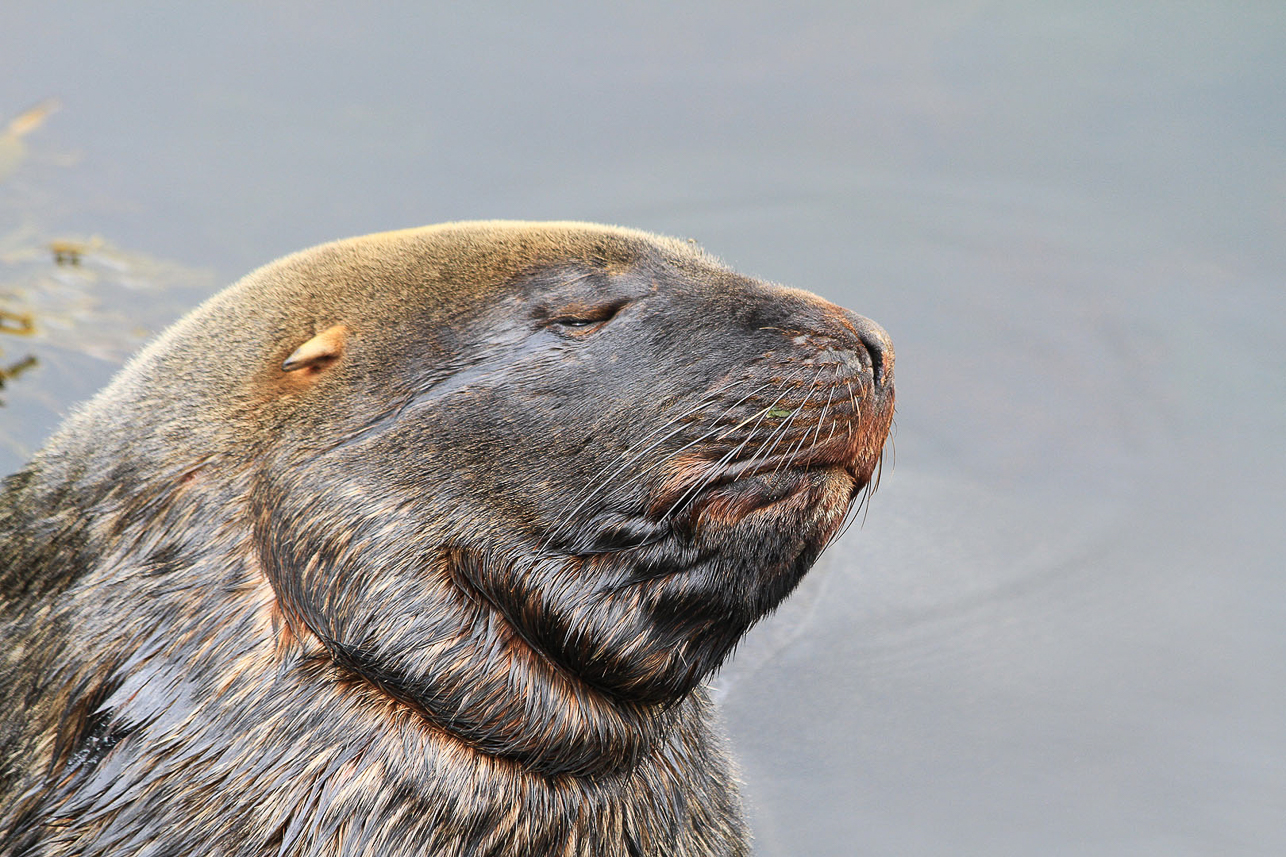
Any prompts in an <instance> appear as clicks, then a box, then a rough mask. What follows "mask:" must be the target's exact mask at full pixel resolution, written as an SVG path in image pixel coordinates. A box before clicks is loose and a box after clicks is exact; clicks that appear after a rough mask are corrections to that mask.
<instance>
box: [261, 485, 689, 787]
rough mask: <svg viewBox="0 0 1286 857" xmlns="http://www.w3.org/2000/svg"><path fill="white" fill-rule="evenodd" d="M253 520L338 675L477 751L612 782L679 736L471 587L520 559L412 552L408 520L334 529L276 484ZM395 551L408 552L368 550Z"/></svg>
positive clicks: (322, 508) (314, 507) (266, 564)
mask: <svg viewBox="0 0 1286 857" xmlns="http://www.w3.org/2000/svg"><path fill="white" fill-rule="evenodd" d="M317 499H319V500H322V501H324V499H325V498H324V497H323V498H317ZM390 511H392V510H390ZM404 511H405V510H404ZM252 515H253V518H254V522H255V523H254V534H255V535H254V541H255V545H256V547H257V553H258V557H259V560H260V562H261V563H262V567H263V569H264V572H265V574H266V576H267V578H268V579H269V580H270V581H271V582H272V585H273V587H274V589H275V590H276V592H277V595H278V597H279V598H280V600H281V602H282V605H283V608H284V610H285V613H286V615H288V616H293V617H296V621H297V622H299V623H302V624H303V625H304V626H306V629H307V630H306V633H309V634H313V635H315V636H316V637H317V639H319V640H320V641H321V643H322V645H324V646H325V648H326V650H327V651H328V652H329V653H330V655H331V657H333V658H334V660H335V661H336V662H337V663H338V664H339V665H341V666H342V667H343V668H344V669H346V670H348V671H349V672H350V673H352V674H353V675H355V676H359V677H361V678H362V679H363V680H365V681H366V682H368V683H369V684H370V685H372V686H373V687H375V688H378V689H379V690H380V692H382V693H384V694H386V695H387V696H388V697H390V698H391V699H395V700H397V701H398V702H400V703H402V704H404V705H406V706H408V707H409V708H411V709H412V710H413V711H415V712H416V713H417V714H418V715H419V716H421V717H422V718H424V720H425V721H426V722H427V723H428V724H431V725H432V726H433V727H434V728H436V729H439V730H441V731H442V732H444V733H446V734H448V735H450V736H452V737H453V738H454V739H456V740H458V741H460V742H461V743H462V744H464V745H466V746H468V747H470V748H473V749H474V750H476V751H479V752H482V753H486V754H489V755H493V756H496V757H498V758H502V759H508V760H511V761H515V762H517V763H519V764H520V765H521V766H523V767H524V768H525V769H527V770H529V771H533V772H538V773H541V774H544V775H547V776H560V775H572V776H592V777H599V776H609V775H618V774H622V773H626V772H628V771H630V770H632V769H633V768H634V767H635V766H636V765H637V764H638V763H639V760H640V759H642V758H643V757H645V756H647V755H648V754H650V753H652V752H653V751H654V750H655V749H657V748H658V747H659V746H660V745H661V744H662V743H663V742H664V740H665V738H666V735H667V733H668V731H669V730H670V728H671V726H672V725H673V722H674V714H673V710H672V709H673V706H672V705H642V704H637V703H631V702H628V701H624V700H620V699H618V698H615V697H613V696H612V695H611V694H610V693H606V692H604V691H603V690H601V689H599V688H596V687H593V686H591V685H590V684H588V683H587V682H585V681H584V680H582V679H580V678H578V677H577V676H575V675H573V674H570V673H568V672H567V671H565V670H564V669H562V668H560V667H559V666H558V665H557V664H556V663H554V662H553V661H552V660H550V659H549V658H548V657H546V656H545V654H544V653H542V652H541V651H540V650H539V649H538V648H536V647H534V646H533V645H531V643H530V642H529V641H528V640H526V639H524V638H523V636H522V635H521V634H520V633H519V632H518V631H517V630H516V629H515V628H514V627H513V626H512V625H511V624H509V623H508V621H507V620H506V619H505V617H504V616H503V614H502V613H501V611H499V610H497V608H496V607H495V606H494V605H493V604H491V603H490V602H489V601H488V599H487V598H486V597H484V596H483V595H481V594H480V593H479V592H478V590H477V589H476V588H474V587H472V586H471V585H470V584H469V582H468V581H469V580H470V579H471V578H476V577H477V575H478V572H477V570H476V566H478V565H480V564H490V563H506V564H509V565H513V564H515V563H520V562H524V561H526V560H524V559H523V558H522V557H520V556H517V555H513V554H506V553H504V552H499V551H492V552H489V553H487V554H483V553H481V552H477V551H472V550H468V549H463V548H450V547H442V546H440V545H436V544H432V543H431V540H430V546H428V547H427V548H426V547H418V548H417V543H418V544H420V545H423V544H424V543H425V542H426V540H425V538H424V533H423V531H422V529H421V526H422V524H421V522H417V521H416V520H415V519H414V516H412V515H410V514H404V515H398V514H390V515H387V516H385V517H383V518H381V519H373V518H371V517H368V516H353V515H351V514H346V515H343V516H342V518H341V517H338V516H336V517H332V515H331V513H330V512H329V511H328V510H327V508H326V505H325V503H324V502H319V503H317V504H310V505H309V506H307V507H305V508H303V509H301V508H300V506H299V505H298V504H297V503H292V502H291V501H290V499H289V497H287V496H286V495H284V494H282V493H280V491H279V490H277V489H275V488H273V487H272V486H270V485H267V486H264V487H263V488H262V489H261V490H260V491H259V492H257V498H256V501H255V505H254V509H253V512H252ZM390 543H392V544H400V545H404V546H405V547H404V549H403V550H400V551H398V552H397V553H396V554H395V555H393V556H390V555H389V554H388V552H387V551H386V550H383V549H381V550H378V551H377V550H375V549H374V548H373V546H377V545H384V544H390ZM369 604H383V605H386V606H387V605H401V609H395V610H392V611H390V610H387V609H384V608H381V609H380V610H379V611H367V610H365V609H364V608H363V605H369ZM340 605H348V607H341V606H340ZM301 630H303V629H301ZM341 692H342V691H341Z"/></svg>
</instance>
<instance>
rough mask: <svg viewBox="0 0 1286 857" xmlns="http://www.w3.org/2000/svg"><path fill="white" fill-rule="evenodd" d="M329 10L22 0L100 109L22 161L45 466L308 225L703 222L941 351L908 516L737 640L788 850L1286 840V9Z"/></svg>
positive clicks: (916, 439) (20, 419)
mask: <svg viewBox="0 0 1286 857" xmlns="http://www.w3.org/2000/svg"><path fill="white" fill-rule="evenodd" d="M318 5H319V8H308V7H307V6H306V5H305V4H302V3H275V4H269V5H268V6H265V7H264V10H260V11H254V10H251V9H250V7H249V5H248V4H246V5H239V4H237V5H233V4H229V5H227V6H226V7H225V6H223V5H221V4H209V5H208V6H201V7H198V6H197V5H195V4H187V5H184V6H183V7H182V8H178V9H176V8H170V7H165V6H162V5H159V4H148V3H141V2H140V3H111V4H88V3H86V4H64V3H49V2H42V3H39V4H36V3H21V2H10V3H7V4H6V6H5V9H4V11H3V12H0V114H3V115H5V116H6V118H11V117H13V116H14V115H17V114H18V113H19V112H20V111H21V110H23V109H24V108H26V107H30V106H31V105H33V104H36V103H38V102H40V101H42V100H43V99H46V98H50V97H56V98H58V99H59V100H60V102H61V105H62V108H61V110H59V111H58V112H56V113H52V114H51V115H49V116H48V117H47V118H46V120H45V121H44V123H43V124H41V125H40V126H39V127H38V128H35V129H33V130H29V131H28V132H27V133H25V134H22V135H21V137H20V139H19V138H16V137H15V138H13V139H11V140H10V142H15V141H16V142H17V143H18V144H20V145H19V147H18V149H19V150H20V151H19V152H18V155H17V156H14V157H13V158H11V159H10V161H11V166H9V167H5V163H6V162H5V161H3V158H0V167H4V168H5V170H6V172H5V174H4V175H3V177H0V309H7V310H10V311H22V312H31V313H32V314H33V315H34V316H35V321H36V330H35V332H34V333H32V334H31V335H28V336H23V337H18V336H13V335H6V334H0V368H3V367H7V366H9V365H11V364H13V363H15V362H17V361H19V360H20V359H23V358H24V357H26V356H34V357H36V358H37V361H38V362H37V363H36V364H35V365H34V366H30V367H29V368H27V370H26V371H24V372H21V374H19V375H18V376H17V377H15V378H11V379H9V381H8V383H7V384H6V386H5V388H4V389H3V390H0V399H2V400H3V401H4V403H5V406H4V407H3V408H0V439H2V440H3V449H0V464H2V465H3V469H4V470H5V471H6V472H7V471H10V470H13V469H15V468H16V467H18V466H19V465H20V463H21V461H22V460H23V459H24V458H25V455H26V454H28V453H29V452H30V451H32V450H33V449H34V448H35V447H36V446H38V445H39V443H40V440H41V439H42V438H43V437H45V436H46V435H47V434H48V433H49V432H50V431H51V430H52V428H53V427H54V425H55V424H56V422H57V420H58V419H59V418H60V415H62V414H64V413H65V412H66V411H67V409H68V408H69V407H70V406H71V405H72V404H74V402H76V401H77V400H80V399H82V398H84V397H86V396H88V395H89V394H90V393H92V392H93V390H94V389H96V388H97V387H98V386H100V385H101V384H102V383H103V382H104V381H105V380H106V379H107V378H108V377H109V375H110V373H111V372H112V370H113V369H114V368H115V367H116V366H117V365H119V361H120V360H121V359H122V358H123V357H124V356H125V355H126V354H127V353H128V352H129V351H130V350H132V349H133V348H135V347H137V344H138V343H139V342H141V341H142V340H143V339H144V338H145V337H146V336H147V335H148V333H149V332H151V331H155V330H157V329H159V328H160V327H161V326H162V325H164V324H165V323H167V322H168V321H169V320H170V319H172V318H174V317H176V316H177V315H178V314H180V313H181V312H182V311H184V310H185V309H187V308H189V307H190V306H192V305H193V304H194V303H195V302H197V301H198V300H199V299H200V298H201V297H202V296H204V295H206V294H209V293H210V292H211V291H213V290H214V289H215V288H217V287H218V286H219V285H221V284H225V283H227V282H230V281H232V280H233V279H235V278H237V277H239V276H240V275H241V274H243V273H245V272H246V271H248V270H250V269H251V268H253V267H255V266H257V265H259V264H262V263H264V262H266V261H268V260H270V259H272V258H273V257H275V256H277V255H280V254H282V253H286V252H289V251H292V250H296V249H299V248H302V247H305V246H308V245H311V244H315V243H318V242H320V241H324V240H328V239H332V238H338V237H343V236H347V235H355V234H361V233H367V232H373V231H378V230H383V229H390V228H398V227H404V226H411V225H417V224H422V223H432V222H437V221H442V220H454V219H465V218H477V217H488V218H490V217H513V218H525V219H541V218H575V219H584V220H598V221H605V222H612V223H619V224H624V225H630V226H636V227H640V228H644V229H649V230H652V231H657V232H663V233H669V234H675V235H680V236H691V237H695V238H697V239H698V240H700V241H701V242H702V244H704V245H705V246H706V247H707V248H708V249H710V250H711V251H712V252H714V253H716V254H718V255H720V256H722V257H723V258H724V259H726V260H727V261H728V262H730V263H731V264H733V265H735V266H736V267H737V268H739V269H740V270H743V271H745V272H747V273H751V274H755V275H758V276H762V277H766V278H769V279H773V280H778V281H781V282H785V283H789V284H791V285H795V286H799V287H802V288H806V289H809V290H812V291H815V292H817V293H819V294H821V295H823V296H825V297H827V298H829V299H831V300H834V301H836V302H838V303H841V304H843V305H845V306H848V307H851V308H853V309H855V310H857V311H858V312H861V313H863V314H865V315H868V316H870V317H872V318H874V319H876V320H877V321H879V322H880V323H881V324H883V325H884V326H885V327H886V328H887V329H888V330H889V331H890V333H891V334H892V336H893V339H894V341H895V343H896V345H897V350H898V370H897V377H898V403H899V407H898V417H897V426H896V437H895V441H894V446H895V452H896V454H895V455H890V457H889V461H888V462H887V464H886V468H885V472H884V479H883V484H882V486H881V488H880V490H879V492H878V493H877V494H876V495H875V497H874V500H873V502H872V504H871V507H870V511H869V514H868V515H867V516H866V518H865V520H864V521H863V522H862V525H861V526H860V527H854V528H853V529H852V530H851V531H850V532H849V533H848V535H847V536H846V537H845V538H844V539H843V540H842V541H841V542H840V543H839V544H837V545H836V546H835V547H833V548H832V549H831V551H830V552H829V553H827V554H826V555H825V556H824V557H823V559H822V560H821V561H820V563H819V564H818V567H817V569H816V570H815V571H814V573H813V574H812V575H810V577H809V578H808V579H807V580H806V582H805V584H804V585H803V586H802V587H801V590H800V592H799V593H798V594H797V596H796V597H795V598H793V599H792V600H791V601H790V602H789V603H788V604H787V605H786V606H785V607H783V608H782V610H780V611H779V612H778V613H777V615H775V616H774V617H772V618H771V619H770V620H768V621H766V622H765V623H763V624H762V625H761V626H760V627H758V628H757V629H756V630H755V631H754V632H753V633H752V635H751V636H750V638H749V639H747V641H746V642H745V644H744V645H743V646H742V647H741V650H740V652H739V653H738V656H737V658H736V660H735V661H734V662H733V663H732V664H731V665H730V666H729V667H728V668H726V669H725V670H724V672H723V674H722V675H721V676H720V677H719V679H718V689H719V694H720V696H721V698H722V701H723V710H724V713H725V716H726V720H727V726H728V730H729V732H730V733H731V737H732V741H733V744H734V745H735V747H736V751H737V754H738V756H739V758H740V760H741V763H742V768H743V775H744V779H745V790H746V794H747V797H748V799H749V801H750V803H751V805H752V821H753V825H754V829H755V833H756V842H757V853H759V854H761V855H865V854H871V855H974V854H977V855H1166V857H1171V856H1172V855H1243V854H1244V855H1251V854H1256V855H1258V854H1262V855H1281V854H1283V853H1286V821H1284V819H1286V713H1284V712H1286V574H1283V566H1284V565H1286V562H1284V561H1283V559H1282V556H1283V548H1284V547H1286V544H1284V542H1286V537H1284V536H1283V533H1284V532H1286V514H1284V513H1286V357H1284V356H1283V355H1286V331H1284V323H1286V249H1284V248H1286V6H1283V5H1282V4H1280V3H1276V2H1251V0H1246V2H1228V3H1214V2H1211V3H1197V4H1180V3H1115V2H1082V3H1076V2H1046V3H1040V4H1035V3H1027V4H1022V3H1007V2H981V0H980V2H965V0H957V2H938V3H926V2H904V3H897V4H894V3H874V2H858V3H794V4H789V6H787V4H782V5H780V6H778V5H775V4H774V5H768V4H762V3H755V2H738V3H732V2H719V3H704V4H695V3H682V4H670V3H652V4H647V5H646V6H643V5H640V6H638V7H637V8H633V9H625V8H617V7H616V6H610V7H609V6H607V5H594V4H568V3H543V4H529V5H526V6H521V7H520V6H518V5H517V4H508V3H478V4H471V5H469V6H468V7H467V8H466V7H465V6H464V5H463V4H461V5H460V6H459V8H451V9H448V8H446V7H445V6H444V7H443V8H441V9H426V8H424V7H423V6H422V4H410V3H407V4H400V5H391V6H388V7H385V8H384V9H382V10H380V11H372V10H369V9H365V8H363V9H361V10H350V9H344V8H341V7H340V6H339V5H337V4H318ZM10 149H11V150H14V147H12V146H11V147H10ZM3 155H4V152H3V151H0V156H3ZM95 236H97V238H95ZM57 240H71V241H78V242H81V244H82V245H83V248H84V254H83V257H82V259H81V264H80V265H78V266H73V265H62V266H57V265H55V264H54V262H53V259H52V254H50V253H49V251H48V244H49V242H51V241H57Z"/></svg>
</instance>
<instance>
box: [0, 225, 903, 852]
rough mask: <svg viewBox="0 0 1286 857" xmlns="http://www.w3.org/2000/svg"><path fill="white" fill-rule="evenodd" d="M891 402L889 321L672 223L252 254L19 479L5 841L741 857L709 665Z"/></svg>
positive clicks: (377, 238)
mask: <svg viewBox="0 0 1286 857" xmlns="http://www.w3.org/2000/svg"><path fill="white" fill-rule="evenodd" d="M892 411H893V349H892V347H891V345H890V342H889V339H888V337H887V336H886V335H885V333H884V332H883V331H882V330H881V329H880V328H879V327H878V326H876V325H875V324H874V323H873V322H870V321H868V320H867V319H864V318H862V317H860V316H857V315H855V314H852V313H850V312H848V311H846V310H843V309H841V308H839V307H837V306H834V305H832V304H830V303H827V302H825V301H823V300H821V299H819V298H817V297H815V296H813V295H810V294H808V293H806V292H802V291H797V290H793V289H788V288H783V287H779V286H774V285H770V284H766V283H763V282H760V281H757V280H754V279H751V278H749V277H745V276H742V275H739V274H737V273H735V272H733V271H732V270H730V269H728V268H727V267H725V266H724V265H723V264H721V263H720V262H718V261H717V260H715V259H714V258H712V257H710V256H708V255H706V254H705V253H704V252H703V251H701V250H700V249H698V248H696V247H695V246H694V245H692V244H690V243H688V242H682V241H677V240H672V239H666V238H658V237H656V236H652V235H648V234H646V233H642V232H636V231H630V230H625V229H617V228H609V227H601V226H593V225H589V224H576V223H549V224H532V223H508V222H487V223H457V224H446V225H441V226H436V227H428V228H423V229H415V230H408V231H402V232H392V233H386V234H381V235H374V236H369V237H366V238H358V239H352V240H347V241H340V242H337V243H333V244H327V245H324V246H321V247H317V248H314V249H311V250H307V251H304V252H302V253H298V254H296V255H293V256H288V257H286V258H285V259H282V260H280V261H278V262H275V263H273V264H271V265H268V266H267V267H265V268H262V269H260V270H258V271H256V272H254V273H252V274H251V275H249V276H248V277H246V278H245V279H243V280H242V281H240V282H239V283H237V284H236V285H234V286H232V287H230V288H229V289H227V290H225V291H223V292H221V293H219V294H218V295H216V296H215V297H213V298H211V299H210V300H209V301H208V302H207V303H205V304H204V305H202V306H201V307H199V308H198V309H197V310H195V311H194V312H193V313H192V314H190V315H189V316H187V317H186V318H184V319H183V320H181V321H180V322H179V323H178V324H176V325H175V326H174V327H173V328H172V329H171V330H169V331H168V332H166V333H165V334H164V335H163V336H161V337H160V338H159V339H158V340H157V341H156V342H154V343H153V344H151V345H150V346H149V347H147V348H146V349H144V351H143V352H142V353H141V354H140V355H138V356H137V357H136V358H135V359H134V360H133V361H132V362H131V363H130V364H129V365H128V366H127V367H126V368H125V369H124V370H123V371H122V372H121V374H120V375H119V376H118V377H117V378H116V379H115V380H114V381H113V382H112V383H111V385H110V386H108V387H107V388H106V389H105V390H104V391H103V392H101V393H100V394H99V395H98V396H97V397H96V398H94V399H93V400H92V401H91V402H90V403H89V404H88V405H86V406H85V407H83V408H81V409H80V410H79V411H77V412H75V413H74V414H73V415H72V416H71V417H70V418H69V419H68V420H67V422H66V423H65V424H64V425H63V426H62V428H61V429H60V430H59V431H58V432H57V433H56V434H55V436H54V437H53V439H52V440H50V442H49V443H48V445H47V446H46V447H45V448H44V449H43V450H42V451H41V452H40V453H39V454H38V455H37V456H36V457H35V458H34V460H33V461H32V462H31V463H30V464H29V465H28V466H27V467H26V468H25V469H24V470H22V471H21V472H19V473H17V474H16V475H14V476H12V477H10V478H9V479H8V480H7V481H6V483H5V489H4V493H3V494H2V495H0V533H2V534H3V539H2V540H0V598H3V611H2V613H0V616H2V619H3V626H2V627H3V635H4V645H3V647H2V648H3V653H2V654H0V795H2V797H0V854H2V855H4V856H5V857H17V855H50V856H51V857H52V855H71V854H76V855H109V854H110V855H125V854H147V855H180V854H183V855H190V854H209V855H216V854H217V855H246V857H249V855H256V857H258V855H270V854H271V855H340V854H342V855H397V854H434V855H466V854H467V855H547V854H560V855H563V854H565V855H593V856H594V857H602V856H603V855H660V854H665V855H677V857H692V855H739V854H745V853H747V851H748V845H747V835H746V832H745V828H744V823H743V821H742V817H741V809H740V802H739V798H738V796H737V791H736V787H735V782H734V779H735V778H734V773H733V769H732V765H731V763H730V762H729V760H728V758H727V756H726V754H725V751H724V750H723V748H722V745H721V742H720V740H719V738H718V737H717V732H716V730H715V727H714V726H713V724H712V719H713V713H712V711H711V705H710V702H709V699H708V695H707V693H706V691H705V690H704V689H703V687H702V685H701V681H702V679H703V678H705V677H706V676H708V675H709V674H710V673H711V671H713V670H714V669H715V668H717V667H718V666H719V664H720V663H721V662H722V661H723V660H724V658H725V657H726V656H727V655H728V653H729V651H730V650H731V649H732V647H733V646H734V644H735V643H736V642H737V640H738V639H739V638H740V637H741V636H742V634H744V633H745V631H746V630H747V629H748V628H749V627H750V626H751V625H752V624H753V623H754V622H756V621H757V620H758V619H760V618H761V617H763V616H764V615H765V614H766V613H768V612H769V611H771V610H772V609H773V608H774V607H775V606H776V605H777V604H778V602H780V601H781V599H782V598H784V597H785V596H786V595H787V594H788V593H789V592H790V591H791V589H792V588H793V587H794V586H795V585H796V583H797V582H798V581H799V579H800V577H801V576H802V575H803V574H804V573H805V571H806V570H807V569H808V567H809V566H810V565H811V564H812V562H813V561H814V559H815V558H816V557H817V555H818V553H819V552H820V551H821V549H822V548H823V547H824V546H825V544H826V543H827V542H828V541H829V540H830V539H832V538H833V537H834V536H835V535H836V534H837V532H839V530H840V529H841V527H842V525H843V523H844V520H845V516H846V513H847V512H849V510H850V509H851V508H852V507H853V506H854V503H855V500H856V499H857V498H858V497H860V496H862V493H863V491H864V490H865V489H866V488H867V487H868V486H869V484H870V482H871V480H872V476H873V473H875V471H876V467H877V464H878V462H879V461H880V455H881V450H882V448H883V445H884V441H885V438H886V435H887V433H888V429H889V423H890V420H891V416H892Z"/></svg>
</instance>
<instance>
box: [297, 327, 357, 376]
mask: <svg viewBox="0 0 1286 857" xmlns="http://www.w3.org/2000/svg"><path fill="white" fill-rule="evenodd" d="M347 340H348V328H347V327H346V326H345V325H342V324H337V325H335V326H334V327H328V328H326V329H325V330H323V331H322V332H321V333H319V334H317V335H316V336H314V337H313V338H312V339H310V340H308V341H307V342H305V343H304V344H303V345H301V346H299V347H298V348H296V349H295V350H294V351H293V352H291V355H290V356H289V357H287V358H286V362H284V363H282V364H281V371H282V372H294V371H296V370H297V369H323V368H325V367H326V366H328V365H330V364H331V363H334V362H335V361H336V360H338V359H339V358H340V357H341V356H342V355H343V354H344V344H345V342H346V341H347Z"/></svg>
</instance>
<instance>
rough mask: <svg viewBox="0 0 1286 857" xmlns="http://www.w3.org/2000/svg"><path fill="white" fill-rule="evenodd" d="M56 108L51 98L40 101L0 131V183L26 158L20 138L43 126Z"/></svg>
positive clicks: (25, 148) (24, 145)
mask: <svg viewBox="0 0 1286 857" xmlns="http://www.w3.org/2000/svg"><path fill="white" fill-rule="evenodd" d="M58 106H59V105H58V102H57V101H56V100H55V99H52V98H51V99H49V100H48V101H42V102H41V103H40V104H37V105H36V106H35V107H32V108H30V109H29V110H24V111H23V112H22V113H19V114H18V115H17V116H16V117H15V118H14V119H13V120H12V121H10V122H9V125H8V126H7V127H6V128H5V129H4V130H3V131H0V181H4V180H5V179H6V178H8V177H9V175H10V174H11V173H13V171H14V170H16V169H18V167H19V165H20V164H22V162H23V160H24V159H25V158H26V157H27V146H26V144H25V143H24V142H23V139H22V138H23V137H25V136H27V135H28V134H30V133H31V132H32V131H34V130H36V129H37V128H39V127H40V126H41V125H43V124H44V122H45V119H47V118H48V117H49V114H51V113H53V112H54V111H55V110H57V109H58Z"/></svg>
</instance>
